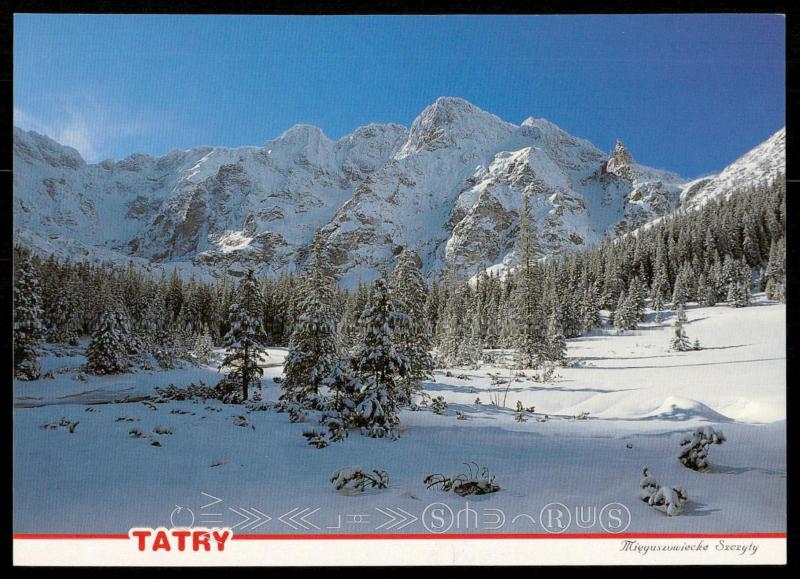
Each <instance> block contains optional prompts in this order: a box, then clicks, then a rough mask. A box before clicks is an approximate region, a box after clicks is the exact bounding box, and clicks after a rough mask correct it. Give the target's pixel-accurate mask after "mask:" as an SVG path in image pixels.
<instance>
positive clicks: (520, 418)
mask: <svg viewBox="0 0 800 579" xmlns="http://www.w3.org/2000/svg"><path fill="white" fill-rule="evenodd" d="M525 412H526V410H525V407H524V406H522V402H521V401H519V400H517V411H516V414H514V420H516V421H517V422H526V421H527V420H528V419H527V418H525Z"/></svg>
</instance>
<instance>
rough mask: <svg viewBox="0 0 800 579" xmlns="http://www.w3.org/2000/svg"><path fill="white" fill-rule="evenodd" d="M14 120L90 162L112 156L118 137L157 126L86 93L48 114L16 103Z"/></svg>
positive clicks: (22, 126)
mask: <svg viewBox="0 0 800 579" xmlns="http://www.w3.org/2000/svg"><path fill="white" fill-rule="evenodd" d="M162 122H163V121H162ZM14 124H15V125H16V126H18V127H20V128H23V129H26V130H30V131H36V132H37V133H42V134H44V135H47V136H48V137H50V138H52V139H54V140H56V141H58V142H59V143H61V144H63V145H68V146H70V147H73V148H75V149H77V150H78V152H79V153H80V154H81V156H82V157H83V158H84V159H86V160H87V161H88V162H96V161H99V160H102V159H103V158H108V157H110V156H111V151H112V150H113V145H114V143H115V142H116V141H117V140H118V139H121V138H125V137H130V136H133V135H142V134H147V133H149V132H152V131H153V130H154V129H155V128H156V127H157V125H156V123H155V122H153V121H151V120H148V119H143V118H137V119H131V118H126V117H122V116H120V115H119V114H118V112H117V111H111V110H109V109H108V108H106V107H105V106H102V105H101V104H99V103H98V101H97V100H96V99H93V98H89V97H86V96H85V95H83V96H81V97H78V98H73V99H70V100H65V101H64V103H63V104H62V105H61V106H54V107H53V110H52V112H50V113H49V114H48V115H47V116H46V118H43V117H42V116H40V115H38V114H37V115H33V114H31V113H30V112H28V111H26V110H24V109H21V108H16V107H15V108H14Z"/></svg>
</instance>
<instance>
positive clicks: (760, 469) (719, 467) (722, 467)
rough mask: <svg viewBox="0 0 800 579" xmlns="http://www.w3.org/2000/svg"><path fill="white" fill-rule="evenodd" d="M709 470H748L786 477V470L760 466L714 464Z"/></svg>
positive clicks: (734, 472) (736, 472) (734, 471)
mask: <svg viewBox="0 0 800 579" xmlns="http://www.w3.org/2000/svg"><path fill="white" fill-rule="evenodd" d="M708 472H709V473H714V474H744V473H746V472H757V473H760V474H765V475H768V476H778V477H781V478H786V471H785V470H778V469H774V468H763V467H760V466H728V465H725V464H712V465H711V466H710V468H709V469H708Z"/></svg>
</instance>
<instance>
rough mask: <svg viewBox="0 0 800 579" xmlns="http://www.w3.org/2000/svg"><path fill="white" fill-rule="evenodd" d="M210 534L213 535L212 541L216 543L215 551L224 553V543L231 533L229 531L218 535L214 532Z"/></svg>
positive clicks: (217, 532)
mask: <svg viewBox="0 0 800 579" xmlns="http://www.w3.org/2000/svg"><path fill="white" fill-rule="evenodd" d="M212 534H213V535H214V540H215V541H216V542H217V550H218V551H224V550H225V541H227V540H228V537H230V536H231V532H230V531H222V532H221V533H220V532H219V531H214V532H213V533H212Z"/></svg>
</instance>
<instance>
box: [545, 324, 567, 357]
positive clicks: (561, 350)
mask: <svg viewBox="0 0 800 579" xmlns="http://www.w3.org/2000/svg"><path fill="white" fill-rule="evenodd" d="M547 359H548V361H550V362H556V363H558V364H564V363H565V362H566V359H567V341H566V339H565V338H564V333H563V331H562V330H561V323H560V322H559V321H558V314H557V313H556V312H553V313H552V314H551V316H550V321H549V323H548V326H547Z"/></svg>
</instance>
